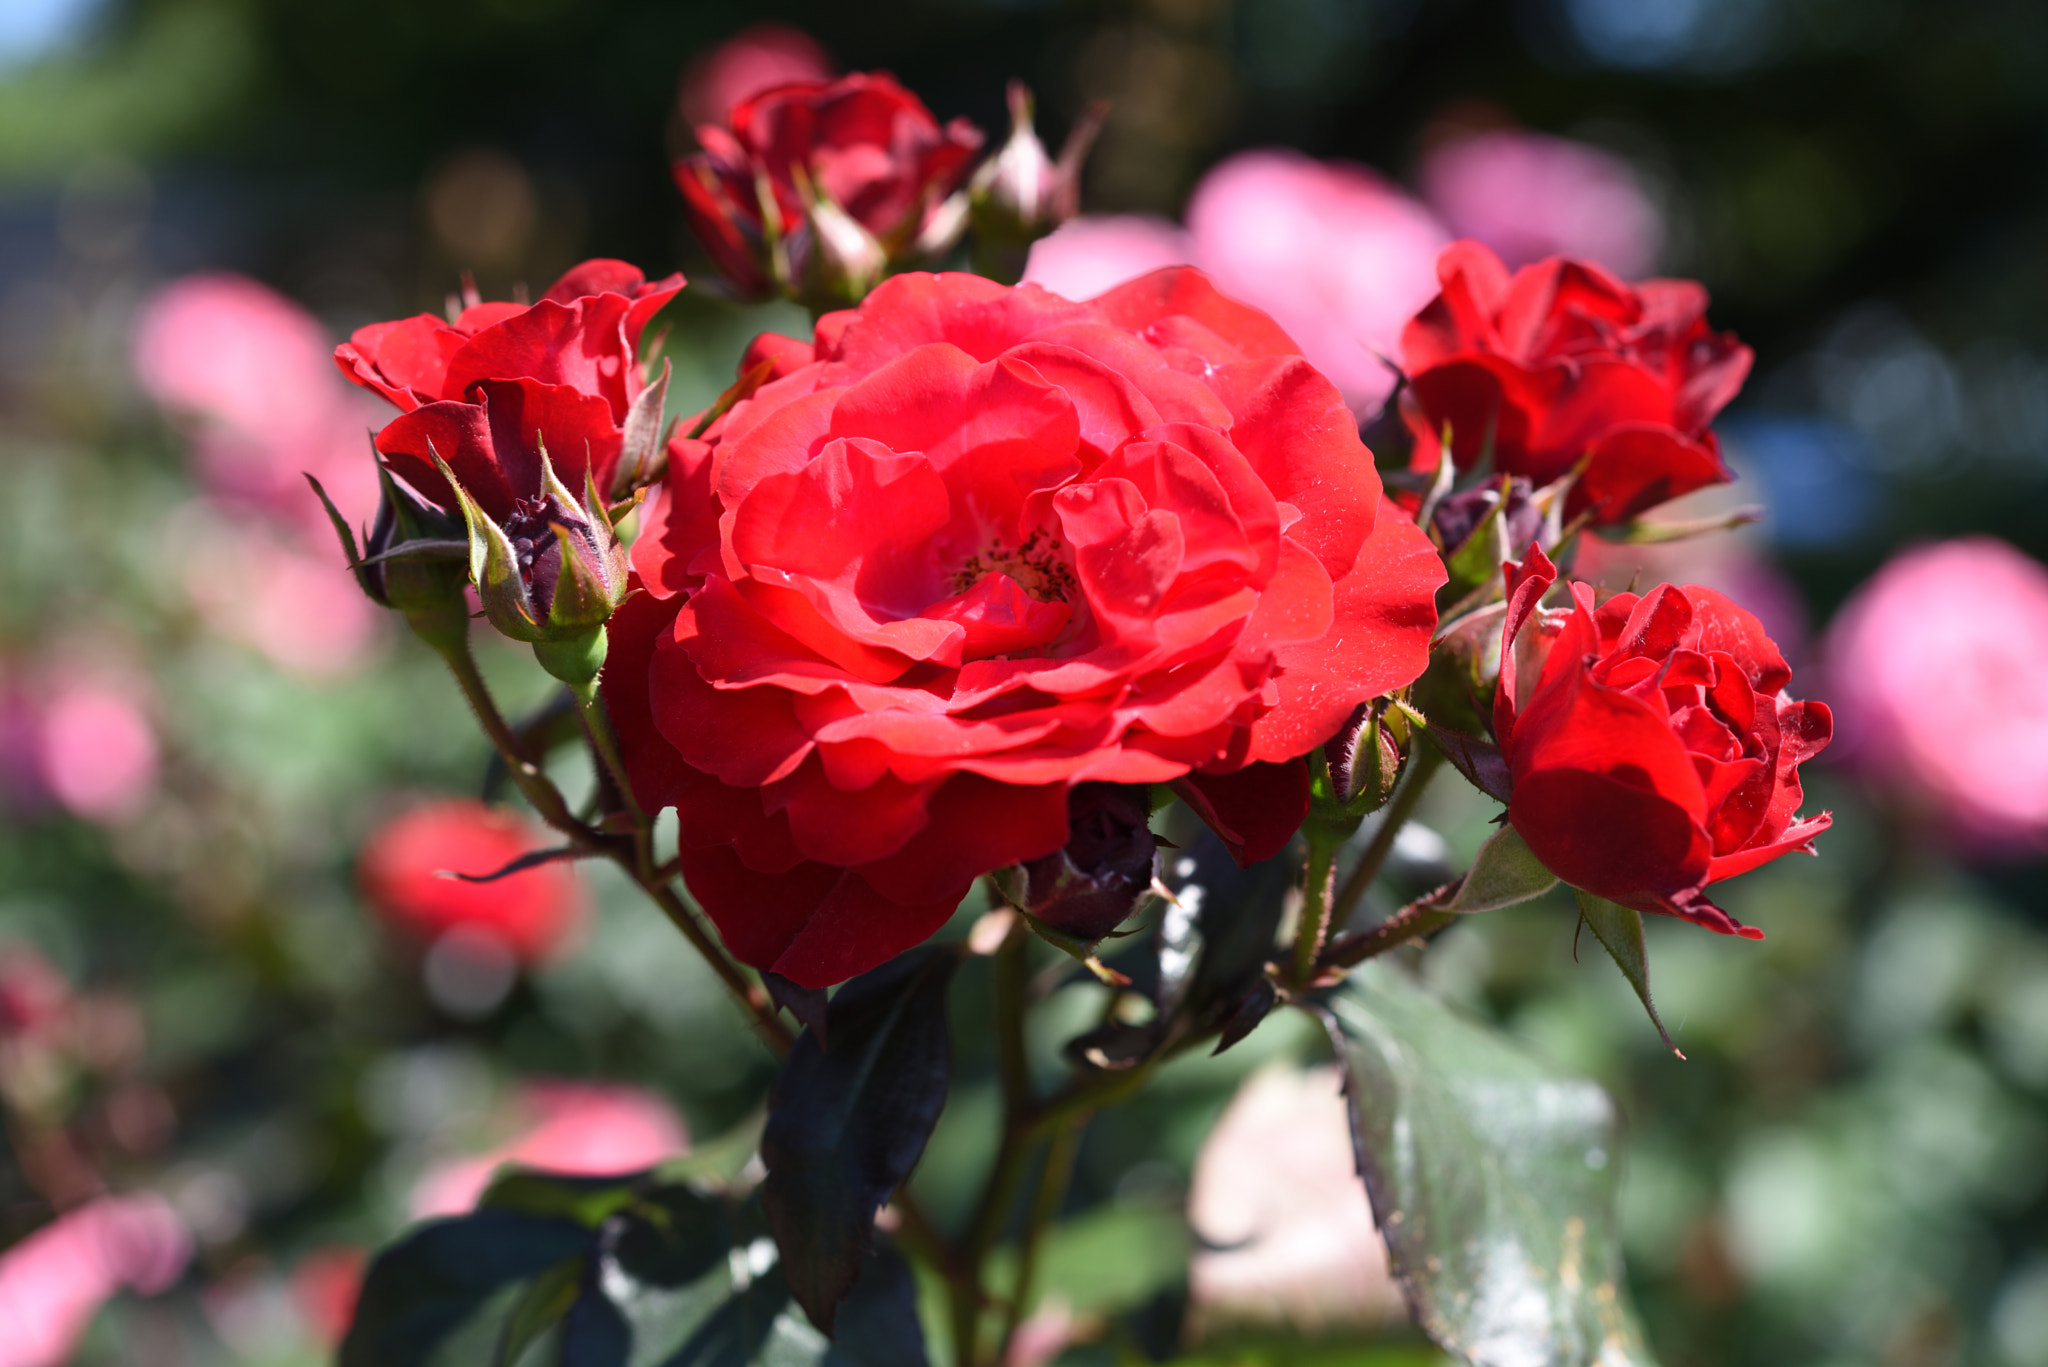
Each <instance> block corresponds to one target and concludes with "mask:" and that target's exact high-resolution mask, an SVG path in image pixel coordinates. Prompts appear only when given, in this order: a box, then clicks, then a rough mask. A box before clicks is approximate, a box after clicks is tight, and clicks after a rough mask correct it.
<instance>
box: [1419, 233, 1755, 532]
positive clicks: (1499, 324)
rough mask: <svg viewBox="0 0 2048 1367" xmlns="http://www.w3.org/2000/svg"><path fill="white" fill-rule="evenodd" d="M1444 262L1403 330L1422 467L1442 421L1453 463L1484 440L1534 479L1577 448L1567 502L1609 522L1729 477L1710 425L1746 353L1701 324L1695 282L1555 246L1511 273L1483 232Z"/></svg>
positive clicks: (1572, 512)
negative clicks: (1578, 256)
mask: <svg viewBox="0 0 2048 1367" xmlns="http://www.w3.org/2000/svg"><path fill="white" fill-rule="evenodd" d="M1436 270H1437V278H1438V279H1439V280H1441V281H1442V282H1443V292H1442V293H1441V294H1439V295H1437V297H1436V298H1435V299H1433V300H1431V301H1430V302H1429V304H1428V305H1427V306H1426V307H1425V308H1424V309H1423V310H1422V312H1420V313H1418V314H1416V315H1415V318H1414V319H1413V321H1411V322H1410V323H1409V324H1408V326H1407V328H1406V329H1405V330H1404V331H1403V332H1402V334H1401V351H1402V356H1403V360H1402V364H1403V366H1404V367H1405V369H1406V370H1407V373H1408V382H1409V387H1408V389H1407V390H1406V392H1405V393H1403V395H1402V400H1401V412H1402V416H1403V417H1404V418H1406V419H1407V422H1408V426H1409V428H1410V429H1411V430H1412V431H1413V432H1414V434H1415V454H1414V458H1413V464H1414V466H1415V468H1417V469H1420V470H1434V469H1436V468H1437V464H1438V462H1439V461H1440V460H1441V459H1442V453H1441V451H1440V449H1439V448H1440V446H1441V441H1440V434H1441V432H1442V429H1443V426H1444V424H1446V423H1448V424H1450V428H1451V447H1452V456H1453V458H1454V459H1455V460H1456V461H1457V463H1458V465H1459V467H1460V468H1469V467H1470V466H1471V465H1472V464H1473V463H1474V462H1476V461H1477V460H1478V459H1479V457H1480V455H1481V453H1482V452H1483V451H1484V450H1485V448H1486V445H1487V443H1488V442H1489V441H1491V443H1492V445H1493V465H1494V468H1495V469H1496V470H1499V471H1501V472H1503V473H1505V474H1514V475H1526V476H1527V477H1528V478H1529V479H1530V480H1532V481H1533V482H1534V483H1536V484H1537V485H1539V486H1540V485H1544V484H1549V483H1550V482H1552V481H1553V480H1555V479H1557V478H1559V477H1560V476H1562V475H1564V474H1565V473H1567V472H1568V471H1570V470H1571V468H1572V467H1573V466H1575V465H1577V464H1578V463H1579V461H1580V460H1582V459H1584V460H1586V461H1587V467H1586V471H1585V473H1584V475H1582V476H1581V477H1580V479H1579V482H1578V483H1577V484H1576V485H1575V486H1573V489H1572V493H1571V499H1570V501H1569V504H1568V507H1567V510H1566V511H1567V514H1568V515H1569V516H1572V517H1576V516H1578V515H1579V514H1580V513H1583V512H1590V513H1591V514H1592V516H1593V520H1594V521H1595V522H1596V523H1603V524H1604V523H1614V522H1624V521H1627V520H1628V519H1629V518H1631V517H1633V516H1635V515H1636V514H1637V513H1640V512H1642V511H1643V510H1644V509H1646V508H1651V507H1654V506H1656V505H1657V504H1659V503H1662V502H1665V501H1666V500H1668V499H1673V498H1676V497H1678V496H1679V495H1680V494H1686V493H1690V492H1692V491H1693V490H1694V489H1700V488H1704V487H1706V486H1707V485H1709V484H1722V483H1726V482H1727V481H1728V480H1729V479H1730V478H1732V476H1731V475H1730V474H1729V472H1728V468H1727V467H1726V466H1724V465H1723V464H1722V463H1721V452H1720V445H1719V443H1718V442H1717V441H1716V440H1715V438H1714V434H1713V433H1712V432H1711V431H1709V430H1708V429H1707V425H1708V424H1709V423H1711V422H1712V421H1713V420H1714V415H1715V414H1717V413H1719V412H1720V411H1721V410H1722V409H1723V408H1724V407H1726V406H1727V404H1728V401H1729V400H1730V399H1732V398H1734V397H1735V393H1736V391H1737V390H1739V389H1741V388H1742V381H1743V378H1744V377H1745V376H1747V375H1748V374H1749V363H1750V360H1751V352H1750V350H1749V348H1748V347H1746V346H1744V345H1742V344H1741V343H1740V342H1738V341H1736V340H1735V337H1734V335H1733V334H1731V333H1725V332H1714V331H1712V330H1711V329H1709V328H1708V327H1707V323H1706V312H1707V292H1706V291H1705V290H1704V289H1702V288H1701V287H1700V286H1699V285H1697V284H1695V283H1694V282H1692V281H1690V280H1645V281H1642V282H1641V283H1639V284H1636V285H1633V286H1631V285H1626V284H1623V283H1622V282H1621V281H1619V280H1617V279H1615V278H1614V277H1613V276H1611V275H1609V274H1608V273H1607V272H1606V271H1604V270H1602V269H1600V267H1598V266H1596V265H1593V264H1591V263H1590V262H1585V261H1569V260H1565V259H1564V258H1561V257H1551V258H1550V259H1548V260H1546V261H1539V262H1537V263H1536V264H1535V265H1533V266H1524V267H1523V268H1522V269H1521V270H1519V271H1516V272H1515V273H1514V275H1513V276H1510V275H1509V274H1508V272H1507V268H1506V267H1505V266H1503V265H1501V263H1500V258H1499V257H1497V256H1495V255H1494V254H1493V253H1492V252H1491V251H1489V250H1488V249H1487V248H1485V247H1482V246H1480V245H1479V244H1478V243H1476V242H1457V243H1453V244H1452V245H1451V246H1449V247H1447V248H1445V249H1444V253H1443V255H1442V256H1441V257H1439V258H1438V259H1437V267H1436Z"/></svg>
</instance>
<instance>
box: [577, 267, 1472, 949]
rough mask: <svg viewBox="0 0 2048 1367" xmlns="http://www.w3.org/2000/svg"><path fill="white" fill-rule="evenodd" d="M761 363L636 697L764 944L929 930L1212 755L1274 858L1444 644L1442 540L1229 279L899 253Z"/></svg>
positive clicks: (658, 541) (630, 740) (650, 784)
mask: <svg viewBox="0 0 2048 1367" xmlns="http://www.w3.org/2000/svg"><path fill="white" fill-rule="evenodd" d="M749 355H750V357H765V358H770V359H773V360H774V361H775V363H776V366H777V368H778V370H779V372H780V373H779V375H778V376H777V378H774V379H772V380H771V381H769V382H768V383H767V384H766V385H765V386H764V387H763V388H761V389H760V390H759V391H758V392H756V393H755V394H754V395H753V396H752V397H751V398H749V399H747V400H746V401H744V402H742V403H740V404H738V405H737V406H736V407H734V408H733V409H732V411H731V412H730V413H728V414H726V415H725V417H724V418H722V419H721V420H720V421H719V422H718V423H717V424H715V425H714V426H713V427H712V428H711V429H710V430H709V431H708V432H707V434H706V437H705V439H704V440H703V441H698V442H687V441H679V442H677V443H676V444H675V446H674V448H673V449H672V453H671V461H670V469H669V475H668V480H667V483H666V485H665V487H664V489H663V491H662V494H661V496H660V499H659V502H658V504H657V505H656V506H655V507H653V508H652V509H651V510H650V512H649V514H648V525H647V527H646V530H645V531H644V532H643V533H642V535H641V539H640V540H639V542H638V543H637V544H636V545H635V547H634V563H635V568H636V571H637V573H638V575H639V577H640V581H641V582H642V584H643V585H644V587H645V589H646V592H645V593H644V594H643V595H641V596H639V597H637V598H635V599H633V600H630V601H629V602H628V603H627V604H626V605H625V607H624V608H623V609H622V610H621V611H620V612H619V614H618V615H617V616H616V617H614V618H613V621H612V633H613V646H612V652H613V653H612V657H611V662H610V665H609V666H608V667H607V669H606V671H605V688H606V694H607V697H608V699H609V702H610V706H611V708H612V711H613V715H614V717H615V719H616V724H617V726H618V728H619V731H620V733H621V739H622V743H623V744H624V746H625V748H626V750H627V752H628V757H629V764H630V765H631V767H632V769H633V779H634V786H635V787H636V789H638V790H639V796H640V798H641V800H642V801H643V803H645V804H646V805H647V806H649V807H650V808H654V807H660V806H666V805H670V804H673V805H675V806H676V807H677V809H678V811H679V813H680V816H681V819H682V860H683V872H684V876H685V878H686V880H687V881H688V883H689V885H690V889H691V891H692V892H693V893H694V894H695V895H696V897H697V899H698V900H699V902H701V903H702V904H703V906H704V907H705V909H706V910H707V911H708V912H709V913H710V914H711V916H712V918H713V919H714V920H715V921H716V922H717V923H718V926H719V929H720V931H721V932H722V933H723V934H724V936H725V938H726V941H727V943H728V944H729V945H730V946H731V948H732V949H733V951H734V952H735V953H736V954H738V955H739V957H740V958H742V959H744V960H745V961H746V962H748V963H750V964H754V965H756V966H758V967H761V968H763V969H771V970H773V971H775V972H777V973H780V974H782V975H784V976H785V977H788V978H790V979H792V980H794V981H796V982H798V983H802V984H806V985H810V986H822V985H825V984H828V983H833V982H837V981H839V980H841V979H843V978H846V977H849V976H851V975H852V974H855V973H858V972H860V971H862V970H864V969H866V968H868V967H871V966H873V965H875V964H878V963H880V962H882V961H883V960H885V959H887V958H889V957H890V956H891V955H894V954H896V953H897V952H899V951H901V950H902V949H904V948H906V947H908V946H910V945H912V944H915V943H917V942H918V941H919V940H922V939H924V938H925V937H926V936H927V935H929V934H930V933H931V932H932V931H933V930H934V929H936V928H937V927H938V926H939V925H940V924H941V923H942V922H944V920H945V919H946V917H947V916H948V915H949V914H950V913H951V911H952V910H953V908H954V906H955V905H956V904H957V903H958V902H959V900H960V898H961V896H962V895H963V894H964V893H965V892H966V890H967V888H968V887H969V886H970V884H971V883H972V881H973V879H974V878H975V877H976V876H977V875H979V874H981V873H983V872H985V871H987V870H990V869H995V868H999V867H1002V866H1005V865H1008V864H1012V863H1016V862H1019V861H1023V860H1029V859H1034V858H1038V857H1040V856H1044V855H1049V854H1051V853H1053V852H1054V851H1056V850H1059V849H1060V848H1061V847H1062V846H1064V845H1065V844H1066V843H1067V840H1068V836H1069V823H1068V811H1067V794H1068V791H1069V790H1070V789H1072V788H1073V787H1075V786H1076V785H1078V784H1082V783H1120V784H1146V783H1159V782H1169V781H1174V780H1183V779H1186V780H1188V781H1189V782H1190V783H1191V784H1192V785H1193V787H1192V789H1191V791H1194V792H1195V794H1196V796H1197V798H1198V800H1199V799H1201V798H1203V797H1208V798H1210V799H1212V800H1211V801H1209V802H1206V803H1203V804H1202V805H1206V806H1209V807H1210V809H1211V810H1212V811H1213V812H1220V813H1226V814H1228V815H1227V816H1226V820H1225V824H1226V825H1228V826H1229V829H1228V830H1227V831H1226V832H1225V834H1226V835H1227V836H1228V837H1229V838H1231V839H1232V841H1233V844H1235V845H1236V846H1237V848H1238V849H1239V850H1240V851H1241V853H1242V854H1243V856H1244V857H1246V858H1248V859H1250V858H1258V857H1263V856H1264V855H1268V854H1271V853H1272V852H1273V851H1274V850H1276V849H1277V848H1278V846H1279V844H1280V843H1283V842H1284V841H1285V840H1286V838H1287V836H1288V835H1289V834H1291V833H1292V831H1293V829H1294V826H1295V825H1298V824H1299V822H1300V820H1301V817H1302V814H1303V811H1304V810H1305V805H1306V791H1307V790H1306V782H1305V771H1304V769H1303V767H1302V764H1301V761H1300V757H1301V756H1302V755H1303V754H1305V753H1306V752H1307V751H1309V750H1311V749H1312V748H1314V747H1315V746H1317V745H1319V744H1321V743H1322V742H1323V741H1324V740H1326V739H1327V738H1328V737H1329V736H1330V735H1331V734H1332V733H1333V732H1335V731H1336V730H1337V728H1338V727H1339V726H1340V725H1341V724H1342V723H1343V721H1344V719H1345V718H1346V716H1348V715H1349V713H1350V712H1351V710H1352V709H1353V708H1354V707H1355V706H1356V705H1357V704H1358V703H1359V702H1361V701H1362V700H1364V699H1366V698H1370V697H1372V696H1374V695H1376V694H1379V693H1382V692H1385V691H1386V690H1388V689H1391V688H1397V687H1399V686H1401V685H1403V684H1405V683H1407V682H1408V681H1410V680H1411V679H1413V678H1414V677H1415V676H1416V675H1417V674H1418V673H1420V672H1421V670H1422V668H1423V666H1424V664H1425V662H1426V659H1427V652H1428V645H1429V638H1430V634H1431V632H1432V630H1433V629H1434V625H1435V620H1436V614H1435V610H1434V606H1433V595H1434V593H1435V590H1436V588H1437V586H1438V585H1439V584H1441V583H1442V582H1443V579H1444V571H1443V566H1442V564H1441V562H1440V561H1439V560H1438V559H1437V557H1436V556H1435V554H1434V553H1433V552H1432V550H1431V548H1430V545H1429V542H1428V541H1427V540H1426V539H1425V538H1424V537H1423V535H1422V534H1421V532H1420V531H1418V530H1417V529H1416V528H1415V526H1414V525H1413V524H1412V523H1410V522H1409V521H1408V520H1407V519H1406V518H1405V517H1403V516H1401V514H1400V513H1399V512H1398V511H1397V510H1393V509H1392V508H1391V505H1389V504H1386V503H1385V502H1384V501H1383V499H1382V497H1381V493H1380V481H1379V477H1378V475H1377V474H1376V473H1375V472H1374V470H1373V466H1372V459H1371V456H1370V455H1369V454H1368V453H1367V451H1366V450H1365V448H1364V446H1363V445H1361V444H1360V442H1359V440H1358V434H1357V430H1356V428H1355V426H1354V424H1353V419H1352V417H1351V415H1350V413H1349V412H1347V411H1346V409H1345V407H1344V404H1343V400H1342V398H1341V397H1340V396H1339V394H1338V393H1337V390H1336V389H1335V387H1334V386H1332V385H1331V384H1330V382H1329V381H1328V380H1326V379H1324V378H1323V377H1322V376H1321V375H1320V374H1318V373H1317V372H1316V371H1315V370H1314V369H1313V368H1312V367H1310V366H1309V364H1308V363H1307V362H1306V361H1304V360H1302V359H1301V356H1300V354H1299V352H1298V351H1297V349H1296V348H1295V346H1294V344H1293V343H1292V342H1291V341H1290V340H1289V339H1288V337H1287V336H1286V334H1285V333H1283V332H1282V331H1281V330H1280V329H1279V328H1278V327H1277V326H1276V325H1275V324H1274V323H1273V322H1272V320H1270V319H1268V318H1267V317H1265V315H1263V314H1260V313H1258V312H1256V311H1254V310H1252V309H1249V308H1246V307H1244V306H1243V305H1240V304H1236V303H1233V302H1231V301H1230V300H1227V299H1225V298H1223V297H1222V296H1221V295H1219V294H1217V293H1216V291H1215V290H1214V289H1213V288H1212V287H1211V286H1210V284H1209V282H1208V280H1207V279H1206V278H1204V277H1203V276H1202V275H1201V274H1200V273H1198V272H1195V271H1192V270H1169V271H1162V272H1159V273H1157V274H1154V275H1150V276H1146V277H1144V278H1142V279H1140V280H1136V281H1133V282H1131V283H1130V284H1128V285H1124V286H1122V287H1120V288H1118V289H1116V290H1113V291H1111V292H1110V293H1108V294H1106V295H1104V296H1102V297H1101V298H1099V299H1096V300H1094V301H1092V302H1089V303H1073V302H1069V301H1068V300H1065V299H1061V298H1059V297H1057V296H1055V295H1052V294H1048V293H1046V292H1045V291H1043V290H1041V289H1038V288H1036V287H1034V286H1025V287H1022V288H1018V289H1012V288H1008V287H1005V286H1001V285H997V284H994V283H993V282H990V281H988V280H984V279H980V278H978V277H974V276H965V275H937V276H934V275H905V276H899V277H897V278H896V279H894V280H891V281H889V282H888V283H886V284H884V285H883V286H882V287H881V288H879V289H877V290H876V291H875V292H874V293H873V294H872V295H870V296H869V297H868V299H867V300H866V302H865V303H863V304H862V305H861V307H860V308H859V309H857V310H851V311H846V312H841V313H837V314H828V315H827V316H826V317H824V318H822V319H821V320H820V321H819V323H818V327H817V331H816V336H815V338H814V340H813V342H811V343H809V344H806V343H803V342H800V341H795V340H792V339H787V338H783V339H777V340H775V341H773V342H772V343H769V344H766V345H761V346H757V347H755V348H753V349H752V350H751V351H750V353H749ZM1211 779H1214V780H1216V783H1215V787H1214V791H1213V792H1210V793H1204V792H1202V791H1201V790H1202V785H1204V784H1206V783H1208V782H1210V780H1211ZM1260 790H1263V791H1264V792H1266V793H1268V794H1270V795H1272V796H1270V797H1269V798H1268V799H1267V800H1265V801H1263V802H1261V801H1258V800H1248V797H1249V796H1250V795H1254V794H1255V793H1256V792H1258V791H1260Z"/></svg>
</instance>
